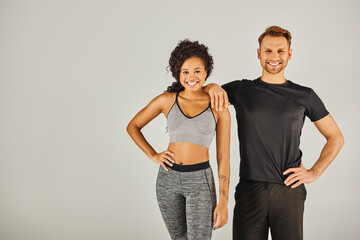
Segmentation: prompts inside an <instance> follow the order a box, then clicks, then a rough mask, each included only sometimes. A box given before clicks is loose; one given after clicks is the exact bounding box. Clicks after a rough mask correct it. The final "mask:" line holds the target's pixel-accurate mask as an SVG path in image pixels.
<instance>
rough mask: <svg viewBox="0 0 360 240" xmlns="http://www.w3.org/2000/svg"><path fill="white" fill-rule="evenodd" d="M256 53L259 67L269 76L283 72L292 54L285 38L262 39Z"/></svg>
mask: <svg viewBox="0 0 360 240" xmlns="http://www.w3.org/2000/svg"><path fill="white" fill-rule="evenodd" d="M257 52H258V59H260V64H261V66H262V67H263V69H264V70H265V71H267V72H268V73H270V74H278V73H280V72H282V71H284V69H285V67H286V65H287V63H288V61H289V59H291V54H292V50H291V49H289V43H288V41H287V40H286V38H285V37H272V36H265V37H264V38H263V40H262V42H261V45H260V49H258V50H257Z"/></svg>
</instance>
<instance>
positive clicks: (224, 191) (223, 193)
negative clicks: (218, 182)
mask: <svg viewBox="0 0 360 240" xmlns="http://www.w3.org/2000/svg"><path fill="white" fill-rule="evenodd" d="M219 190H220V191H219V192H220V194H221V195H223V196H224V197H225V198H226V199H228V191H226V190H224V189H222V188H220V189H219Z"/></svg>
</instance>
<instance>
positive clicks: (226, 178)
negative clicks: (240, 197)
mask: <svg viewBox="0 0 360 240" xmlns="http://www.w3.org/2000/svg"><path fill="white" fill-rule="evenodd" d="M219 180H220V181H225V182H226V183H227V184H228V185H229V184H230V179H229V178H228V177H226V176H225V175H222V174H220V175H219Z"/></svg>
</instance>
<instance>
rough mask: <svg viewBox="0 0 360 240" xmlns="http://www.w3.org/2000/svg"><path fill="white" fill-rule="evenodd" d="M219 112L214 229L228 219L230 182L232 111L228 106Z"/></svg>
mask: <svg viewBox="0 0 360 240" xmlns="http://www.w3.org/2000/svg"><path fill="white" fill-rule="evenodd" d="M216 113H217V118H218V120H217V124H216V152H217V162H218V170H219V203H218V205H217V206H216V208H215V211H214V225H216V226H215V227H214V230H216V229H218V228H221V227H222V226H224V225H225V224H226V223H227V221H228V207H227V206H228V199H229V184H230V126H231V123H230V113H229V110H228V109H227V108H223V109H222V111H218V112H216Z"/></svg>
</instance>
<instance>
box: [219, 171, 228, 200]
mask: <svg viewBox="0 0 360 240" xmlns="http://www.w3.org/2000/svg"><path fill="white" fill-rule="evenodd" d="M221 183H223V184H224V183H225V185H223V184H221ZM229 184H230V179H229V178H228V177H227V176H225V175H222V174H220V175H219V185H220V189H219V192H220V194H221V195H223V196H224V197H225V198H226V199H228V195H229V193H228V192H229Z"/></svg>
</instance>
